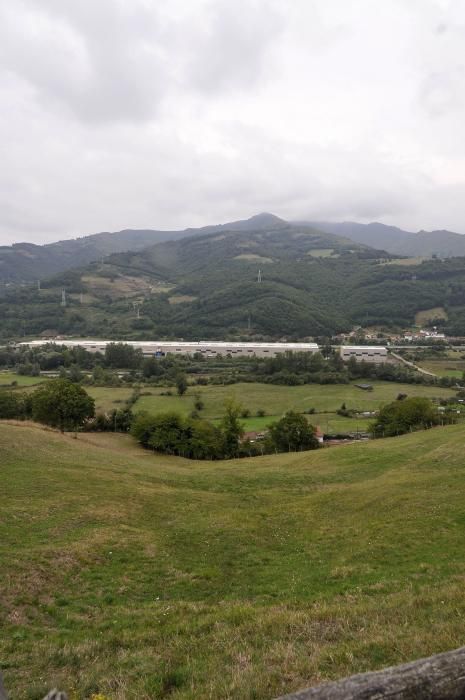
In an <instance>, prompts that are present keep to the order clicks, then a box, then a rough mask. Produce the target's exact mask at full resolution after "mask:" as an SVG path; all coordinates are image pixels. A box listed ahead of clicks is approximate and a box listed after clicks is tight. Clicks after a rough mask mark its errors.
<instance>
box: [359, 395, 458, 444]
mask: <svg viewBox="0 0 465 700" xmlns="http://www.w3.org/2000/svg"><path fill="white" fill-rule="evenodd" d="M444 421H447V422H451V421H452V418H451V417H446V416H444V415H440V414H439V412H438V411H437V410H436V409H435V407H434V406H433V404H432V403H431V401H429V400H428V399H423V398H420V397H412V398H406V399H403V400H402V401H398V400H396V401H393V402H392V403H389V404H387V405H386V406H384V407H383V408H382V409H381V410H380V412H379V415H378V417H377V419H376V421H375V422H374V423H372V425H371V426H370V430H371V432H372V434H373V435H374V437H392V436H393V435H403V434H404V433H407V432H409V431H413V430H422V429H426V428H432V427H433V426H434V425H439V424H440V423H441V422H444Z"/></svg>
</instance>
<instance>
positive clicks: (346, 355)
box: [340, 345, 387, 364]
mask: <svg viewBox="0 0 465 700" xmlns="http://www.w3.org/2000/svg"><path fill="white" fill-rule="evenodd" d="M340 352H341V357H342V359H343V360H344V362H348V361H349V360H350V358H351V357H355V359H356V360H357V362H362V361H363V362H374V363H376V364H381V363H382V362H386V360H387V348H385V347H383V346H382V345H342V346H341V350H340Z"/></svg>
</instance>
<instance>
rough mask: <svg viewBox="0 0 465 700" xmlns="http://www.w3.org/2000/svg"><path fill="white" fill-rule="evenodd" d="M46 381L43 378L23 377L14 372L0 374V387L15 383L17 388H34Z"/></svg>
mask: <svg viewBox="0 0 465 700" xmlns="http://www.w3.org/2000/svg"><path fill="white" fill-rule="evenodd" d="M44 381H46V378H45V377H24V376H23V375H21V374H16V373H15V372H0V386H10V385H11V384H12V383H13V382H16V383H17V385H18V386H35V385H36V384H40V383H41V382H44Z"/></svg>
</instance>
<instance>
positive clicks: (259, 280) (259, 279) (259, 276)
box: [257, 270, 262, 284]
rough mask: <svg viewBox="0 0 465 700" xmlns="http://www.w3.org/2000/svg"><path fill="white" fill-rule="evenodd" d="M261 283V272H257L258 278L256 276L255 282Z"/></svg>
mask: <svg viewBox="0 0 465 700" xmlns="http://www.w3.org/2000/svg"><path fill="white" fill-rule="evenodd" d="M261 281H262V271H261V270H259V271H258V276H257V282H258V283H259V284H260V282H261Z"/></svg>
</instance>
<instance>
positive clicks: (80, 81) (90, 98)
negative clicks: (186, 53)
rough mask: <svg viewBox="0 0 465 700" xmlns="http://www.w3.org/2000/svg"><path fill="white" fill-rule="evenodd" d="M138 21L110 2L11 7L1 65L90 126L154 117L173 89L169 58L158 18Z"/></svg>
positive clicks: (4, 13) (4, 16)
mask: <svg viewBox="0 0 465 700" xmlns="http://www.w3.org/2000/svg"><path fill="white" fill-rule="evenodd" d="M137 5H139V8H140V9H141V11H142V10H143V7H144V6H143V4H141V3H140V2H137V1H136V0H135V2H134V6H137ZM17 7H19V8H21V11H19V12H18V11H17ZM133 15H134V13H133V12H132V13H131V12H130V11H129V10H128V9H127V6H126V5H125V4H124V3H111V2H109V1H108V0H99V2H98V3H95V2H92V3H91V2H89V0H86V1H84V2H83V1H82V0H80V2H69V1H68V0H64V1H63V2H60V3H57V2H53V1H49V2H44V3H42V4H41V5H40V6H38V5H37V3H33V2H23V3H21V2H20V3H19V4H18V6H16V7H15V6H13V5H12V4H10V5H5V6H4V8H3V11H2V17H1V19H2V20H3V21H2V23H1V26H3V32H2V36H0V39H1V44H2V46H3V48H2V50H1V54H0V56H1V64H2V66H3V68H4V69H7V70H8V71H10V72H13V73H16V74H17V75H18V76H19V77H20V78H21V79H22V80H23V81H25V82H27V83H28V84H29V85H31V86H32V87H33V88H34V90H35V92H36V95H37V97H38V99H39V100H40V101H41V102H42V105H43V106H44V107H45V108H50V106H51V105H54V104H55V105H61V106H63V107H65V108H67V109H68V110H69V112H71V113H72V114H73V115H75V116H76V117H77V118H78V119H81V120H84V121H90V122H92V121H95V122H106V121H110V122H111V121H120V120H123V121H124V120H127V119H129V120H136V121H137V120H143V119H147V118H149V117H151V116H152V115H153V114H154V113H155V112H156V109H157V107H158V104H159V102H160V99H161V95H162V93H163V91H164V87H165V85H166V80H167V76H166V58H165V56H164V53H163V50H162V47H161V44H160V40H159V36H158V32H157V29H158V26H157V22H156V17H154V14H153V13H151V14H150V15H147V13H146V12H145V13H144V18H145V19H146V21H145V22H144V23H143V22H141V21H139V22H134V21H133V22H131V19H133ZM136 16H137V14H136ZM149 20H150V21H149Z"/></svg>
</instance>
